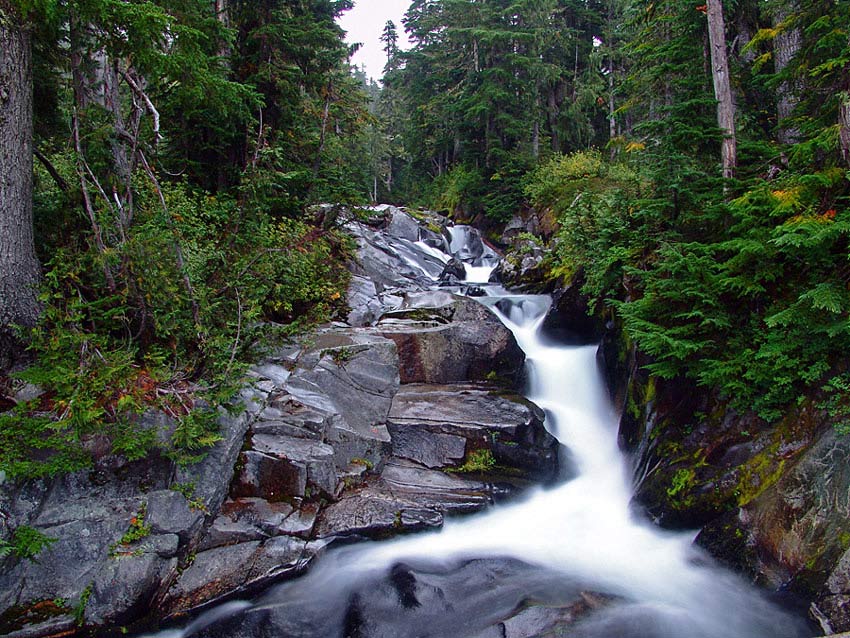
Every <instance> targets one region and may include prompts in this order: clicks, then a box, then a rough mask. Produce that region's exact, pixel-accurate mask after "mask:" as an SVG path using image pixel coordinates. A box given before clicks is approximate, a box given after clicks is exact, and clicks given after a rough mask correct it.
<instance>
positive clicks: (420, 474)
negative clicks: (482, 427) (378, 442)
mask: <svg viewBox="0 0 850 638" xmlns="http://www.w3.org/2000/svg"><path fill="white" fill-rule="evenodd" d="M376 489H381V490H384V491H386V492H388V493H390V494H393V495H394V496H395V497H397V498H402V499H404V500H405V502H406V503H407V504H408V506H413V507H419V508H421V507H427V508H431V509H436V510H437V511H439V512H440V513H442V514H444V515H446V516H449V515H455V514H458V515H459V514H471V513H472V512H477V511H479V510H481V509H483V508H485V507H487V506H488V505H490V504H491V503H492V502H493V489H494V488H493V486H492V485H491V484H489V483H483V482H481V481H480V480H474V479H471V478H468V477H466V476H463V475H460V474H446V473H445V472H439V471H436V470H429V469H427V468H424V467H422V466H420V465H418V464H416V463H412V462H409V461H405V460H403V459H394V460H393V461H392V462H390V463H387V465H386V467H385V468H384V470H383V472H381V476H380V481H379V482H378V484H377V488H376Z"/></svg>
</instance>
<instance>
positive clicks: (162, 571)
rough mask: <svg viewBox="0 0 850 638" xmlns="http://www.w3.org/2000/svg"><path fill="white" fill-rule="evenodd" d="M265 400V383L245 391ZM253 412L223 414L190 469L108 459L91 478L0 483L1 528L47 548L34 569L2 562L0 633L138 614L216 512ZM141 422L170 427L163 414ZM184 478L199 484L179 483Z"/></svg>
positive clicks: (47, 630) (154, 460)
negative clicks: (31, 531) (37, 537)
mask: <svg viewBox="0 0 850 638" xmlns="http://www.w3.org/2000/svg"><path fill="white" fill-rule="evenodd" d="M265 395H266V393H265V391H264V390H263V388H262V384H260V385H258V386H254V387H250V388H246V389H245V390H244V391H243V396H244V397H245V398H247V399H249V400H257V401H263V400H264V399H265ZM256 405H257V404H256V403H254V404H251V403H250V402H249V404H248V407H247V408H246V410H245V411H243V412H241V413H240V414H238V415H237V416H235V417H233V416H229V415H227V414H225V413H222V415H221V416H220V419H219V425H220V433H221V435H222V437H223V438H222V440H221V441H219V442H218V443H217V444H216V446H215V447H214V448H213V449H212V450H211V452H210V453H209V454H207V455H206V457H205V458H204V459H203V460H202V461H200V462H199V463H196V464H195V465H194V466H193V468H192V470H188V469H186V468H181V467H179V466H177V465H176V464H175V463H174V462H173V461H171V460H170V459H167V458H165V457H162V456H159V455H154V456H152V457H150V458H147V459H145V460H141V461H136V462H128V461H126V460H125V459H122V458H121V457H117V456H106V457H103V458H101V459H100V460H99V461H98V462H97V464H96V465H95V466H94V467H93V468H92V469H91V470H88V471H81V472H77V473H74V474H69V475H66V476H63V477H60V478H57V479H54V480H47V479H44V480H40V481H33V482H27V483H23V484H10V483H6V484H4V485H3V486H2V490H0V499H2V501H0V510H1V511H2V513H3V516H4V518H5V522H6V524H7V525H8V526H9V527H10V528H12V529H15V528H18V527H22V526H27V527H32V528H35V529H37V530H38V531H39V532H41V533H42V534H44V535H45V536H46V537H48V538H50V539H52V541H51V543H50V544H49V546H48V547H47V548H46V549H44V550H43V551H41V552H40V553H39V555H38V556H37V557H36V559H35V560H33V561H29V560H20V559H15V558H14V557H12V556H10V557H7V558H5V559H4V560H3V562H2V570H0V609H2V610H4V612H3V613H2V618H1V619H0V633H3V634H7V633H8V634H11V635H16V636H17V635H20V636H30V635H32V636H37V635H46V634H52V633H58V632H64V631H69V630H73V629H74V628H76V627H77V625H78V624H81V623H86V624H92V625H111V624H123V623H126V622H130V621H133V620H135V619H137V618H138V617H140V616H143V615H145V614H146V613H147V610H148V609H149V607H150V605H151V604H152V602H153V601H154V600H155V599H156V598H157V596H158V595H159V594H160V593H161V592H162V589H163V587H164V586H165V584H166V583H168V582H169V580H170V579H171V578H173V577H174V575H175V574H176V573H177V568H178V564H179V559H180V558H181V557H182V556H185V555H186V554H187V553H188V552H190V551H191V550H192V548H194V547H195V546H196V545H197V544H198V542H199V540H200V538H201V536H202V534H203V528H204V523H205V521H206V520H207V517H208V513H209V512H214V511H217V510H218V509H219V508H220V507H221V504H222V501H223V500H224V497H225V496H226V494H227V483H228V481H229V477H230V476H231V474H232V472H233V465H234V463H235V462H236V457H237V455H238V453H239V449H240V448H241V446H242V440H243V438H244V435H245V432H246V431H247V428H248V424H249V422H250V420H251V419H252V418H253V415H254V414H255V411H254V410H255V409H256ZM222 412H223V411H222ZM148 420H149V422H150V427H157V426H158V427H162V428H165V429H173V426H174V424H173V422H169V420H168V419H166V418H163V417H162V415H151V416H150V418H149V419H148ZM190 476H191V477H192V478H194V479H200V480H202V481H204V482H203V483H201V482H200V481H199V482H198V483H195V482H194V481H193V482H186V479H187V477H190Z"/></svg>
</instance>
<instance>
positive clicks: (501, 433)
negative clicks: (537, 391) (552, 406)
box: [389, 384, 560, 481]
mask: <svg viewBox="0 0 850 638" xmlns="http://www.w3.org/2000/svg"><path fill="white" fill-rule="evenodd" d="M543 421H544V414H543V412H542V410H540V408H538V407H537V406H535V405H534V404H533V403H531V402H529V401H527V400H525V399H523V398H521V397H519V396H517V395H512V394H500V393H497V392H495V391H494V390H493V389H492V388H488V387H482V386H475V385H428V384H411V385H405V386H402V387H401V388H400V389H399V392H398V393H397V394H396V396H395V398H394V399H393V404H392V409H391V410H390V414H389V423H390V431H391V432H392V434H393V441H394V453H395V454H396V455H397V456H400V457H405V458H411V457H416V458H412V460H415V461H419V462H425V461H428V462H431V463H435V462H436V461H437V460H438V459H439V458H443V459H445V460H446V461H451V462H454V463H458V464H459V465H462V463H460V461H461V460H462V459H460V458H458V457H457V454H458V452H459V450H460V443H459V442H458V441H457V439H463V440H464V442H465V443H464V450H465V456H464V457H463V459H465V460H466V461H469V460H470V459H471V458H474V456H473V455H477V458H478V459H479V460H480V462H481V463H483V462H484V461H485V460H487V461H488V462H489V461H490V460H491V461H492V464H497V465H502V466H505V467H506V468H510V470H511V472H510V473H512V474H516V473H518V474H520V475H522V476H524V477H527V478H534V479H535V480H542V481H549V480H553V479H555V478H556V477H557V476H558V473H559V463H558V455H559V449H560V445H559V444H558V442H557V440H556V439H555V438H554V437H552V436H551V435H550V434H549V433H548V432H547V431H546V429H545V427H544V426H543ZM432 434H433V435H437V437H436V438H434V439H433V443H432V444H431V445H430V446H429V448H427V449H426V448H423V449H422V450H421V451H412V450H411V449H410V445H409V441H410V440H411V439H414V440H415V439H423V438H426V436H427V435H432ZM396 441H398V443H396Z"/></svg>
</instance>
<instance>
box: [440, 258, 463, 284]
mask: <svg viewBox="0 0 850 638" xmlns="http://www.w3.org/2000/svg"><path fill="white" fill-rule="evenodd" d="M464 279H466V266H464V265H463V262H462V261H461V260H460V259H458V258H457V257H452V258H451V259H450V260H449V261H448V263H446V267H445V268H443V272H441V273H440V281H441V282H446V283H451V284H457V283H459V282H461V281H463V280H464Z"/></svg>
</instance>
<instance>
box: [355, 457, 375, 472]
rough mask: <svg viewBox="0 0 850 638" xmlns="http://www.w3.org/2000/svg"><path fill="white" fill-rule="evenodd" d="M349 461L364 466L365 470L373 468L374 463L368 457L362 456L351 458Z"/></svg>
mask: <svg viewBox="0 0 850 638" xmlns="http://www.w3.org/2000/svg"><path fill="white" fill-rule="evenodd" d="M351 463H353V464H354V465H362V466H363V467H365V468H366V469H367V470H370V471H371V470H373V469H374V468H375V464H374V463H372V461H370V460H369V459H363V458H360V457H357V458H353V459H351Z"/></svg>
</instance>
